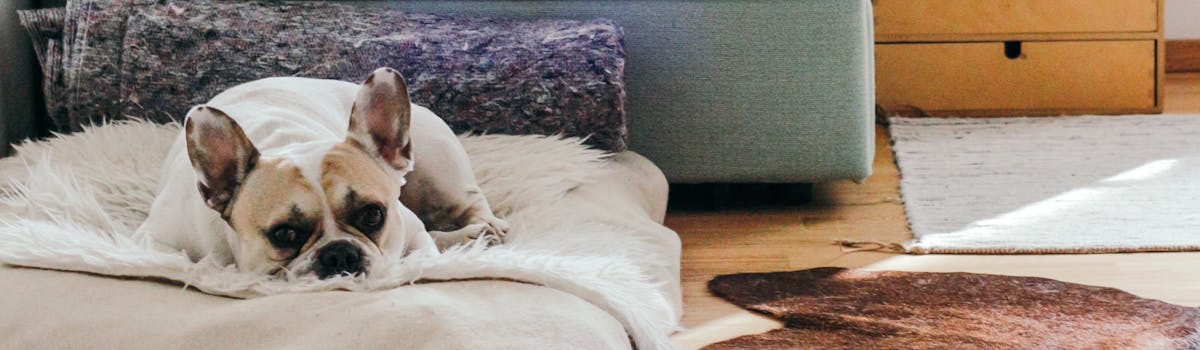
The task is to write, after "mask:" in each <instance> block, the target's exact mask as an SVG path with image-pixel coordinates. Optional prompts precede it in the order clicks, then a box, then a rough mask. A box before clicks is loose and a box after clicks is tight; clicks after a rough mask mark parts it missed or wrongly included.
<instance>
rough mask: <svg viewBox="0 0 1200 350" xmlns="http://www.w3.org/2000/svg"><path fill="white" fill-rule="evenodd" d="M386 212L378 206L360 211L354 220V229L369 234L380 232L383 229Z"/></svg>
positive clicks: (369, 206) (373, 205) (367, 207)
mask: <svg viewBox="0 0 1200 350" xmlns="http://www.w3.org/2000/svg"><path fill="white" fill-rule="evenodd" d="M383 219H384V210H383V207H382V206H379V205H378V204H371V205H367V206H365V207H363V208H362V209H359V210H358V214H357V215H355V218H354V228H357V229H358V230H359V231H360V232H362V233H365V234H369V233H374V232H375V231H378V230H379V228H380V227H383Z"/></svg>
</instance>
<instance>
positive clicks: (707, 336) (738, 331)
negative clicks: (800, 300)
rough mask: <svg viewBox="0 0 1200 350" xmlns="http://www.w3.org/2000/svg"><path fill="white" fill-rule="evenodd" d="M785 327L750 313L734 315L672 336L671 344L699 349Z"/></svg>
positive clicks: (686, 349) (741, 312)
mask: <svg viewBox="0 0 1200 350" xmlns="http://www.w3.org/2000/svg"><path fill="white" fill-rule="evenodd" d="M780 327H783V323H780V322H779V321H776V320H774V319H770V318H767V317H766V316H762V315H759V314H756V313H753V312H750V311H746V310H738V311H736V312H734V313H731V314H728V315H725V316H723V317H720V318H717V319H714V320H712V321H708V322H705V323H702V324H700V325H697V326H695V327H691V328H688V329H686V330H683V331H681V332H679V333H675V334H674V335H672V336H671V343H673V344H675V347H676V348H678V349H680V350H688V349H699V348H702V347H704V346H705V345H708V344H712V343H716V342H719V341H723V340H728V339H733V338H736V337H739V336H742V335H748V334H758V333H762V332H767V331H770V330H772V329H776V328H780Z"/></svg>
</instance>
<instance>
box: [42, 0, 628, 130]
mask: <svg viewBox="0 0 1200 350" xmlns="http://www.w3.org/2000/svg"><path fill="white" fill-rule="evenodd" d="M55 11H57V12H55ZM21 17H22V23H23V24H24V25H25V27H26V28H27V29H28V30H29V32H30V34H31V35H32V36H33V37H34V42H35V46H37V49H38V54H39V57H40V58H41V61H42V65H43V68H44V70H45V73H46V79H45V81H46V86H45V89H46V95H47V96H46V97H47V109H48V112H49V114H50V116H51V118H52V119H53V124H54V125H55V127H56V128H58V129H59V130H62V131H73V130H78V129H79V127H80V126H81V125H85V124H88V123H94V122H97V121H100V120H105V119H116V118H125V117H135V118H143V119H151V120H156V121H170V120H176V121H178V120H180V119H181V118H183V115H184V113H186V111H187V109H188V108H189V107H190V106H192V105H195V104H199V103H203V102H205V101H207V100H208V99H210V98H211V97H213V96H214V95H216V94H217V93H219V92H221V91H222V90H224V89H226V88H229V87H232V86H234V85H237V84H239V83H243V82H246V81H251V80H255V79H259V78H264V77H271V76H303V77H313V78H327V79H340V80H347V81H358V80H359V79H361V78H362V77H363V76H365V75H366V74H367V73H369V72H370V71H372V70H373V69H375V68H378V67H384V66H387V67H393V68H396V69H397V70H399V71H400V72H401V73H403V74H404V76H405V78H406V80H407V82H408V85H409V90H410V94H411V95H412V98H413V101H414V102H415V103H417V104H420V105H424V106H427V107H429V108H430V109H431V110H433V111H434V112H435V113H437V114H438V115H439V116H441V117H442V118H443V119H445V120H446V122H447V124H449V125H450V127H451V128H452V129H454V130H455V131H456V132H467V131H474V132H488V133H502V134H545V135H553V134H563V135H566V136H580V137H588V143H589V144H591V145H593V146H595V147H597V148H601V149H606V150H610V151H621V150H624V149H625V145H626V138H627V136H626V131H625V108H624V64H625V59H624V48H623V43H622V33H621V30H620V28H619V27H617V26H616V25H615V24H613V23H612V22H611V21H609V20H604V19H596V20H586V21H579V20H534V21H507V20H496V19H487V18H467V17H447V16H439V15H426V14H413V13H403V12H398V11H395V10H389V9H386V8H384V7H378V6H349V5H341V4H327V3H225V2H216V3H214V2H210V1H180V0H175V1H169V2H163V3H162V4H160V3H159V2H158V1H150V0H129V1H109V0H72V1H68V3H67V7H66V9H65V10H62V9H51V10H34V11H26V12H24V13H22V14H21ZM55 22H57V27H56V23H55ZM48 28H51V29H48ZM53 28H62V29H61V32H60V33H58V35H56V34H55V33H54V31H53V30H52V29H53Z"/></svg>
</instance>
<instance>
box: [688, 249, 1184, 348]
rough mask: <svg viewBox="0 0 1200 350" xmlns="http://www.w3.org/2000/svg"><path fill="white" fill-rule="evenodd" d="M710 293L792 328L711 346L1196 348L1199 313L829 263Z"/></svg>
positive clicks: (720, 283) (735, 279) (1011, 283)
mask: <svg viewBox="0 0 1200 350" xmlns="http://www.w3.org/2000/svg"><path fill="white" fill-rule="evenodd" d="M708 287H709V289H710V290H711V291H712V292H713V293H715V294H717V295H718V296H721V297H722V298H725V299H726V300H729V301H730V302H733V303H734V304H737V305H739V306H741V307H744V308H747V309H750V310H753V311H757V312H761V313H764V314H766V315H768V316H771V317H774V318H777V319H780V320H782V321H784V322H785V323H786V326H785V327H784V328H781V329H776V330H773V331H770V332H767V333H763V334H756V335H748V336H743V337H739V338H735V339H732V340H728V341H724V342H721V343H717V344H713V345H710V346H708V347H706V348H705V349H1200V335H1197V326H1200V309H1197V308H1191V307H1183V306H1178V305H1173V304H1168V303H1165V302H1162V301H1158V300H1151V299H1145V298H1141V297H1138V296H1136V295H1133V294H1129V293H1126V292H1124V291H1121V290H1117V289H1113V288H1103V287H1093V286H1086V285H1080V284H1074V283H1066V282H1061V281H1056V280H1051V279H1046V278H1034V277H1013V276H999V275H984V274H973V273H928V272H870V271H862V270H853V269H843V268H833V267H823V268H816V269H810V270H801V271H793V272H774V273H745V274H736V275H724V276H717V277H716V278H714V279H713V280H712V281H710V282H709V284H708Z"/></svg>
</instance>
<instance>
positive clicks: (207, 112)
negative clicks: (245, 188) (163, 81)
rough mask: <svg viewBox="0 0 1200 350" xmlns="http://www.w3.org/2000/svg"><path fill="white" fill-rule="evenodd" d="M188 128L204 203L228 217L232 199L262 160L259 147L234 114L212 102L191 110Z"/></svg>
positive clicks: (193, 163) (192, 156) (188, 138)
mask: <svg viewBox="0 0 1200 350" xmlns="http://www.w3.org/2000/svg"><path fill="white" fill-rule="evenodd" d="M184 132H185V133H186V138H187V151H188V158H191V160H192V168H194V169H195V170H196V179H197V180H198V182H197V183H196V187H197V188H198V189H199V190H200V195H201V196H203V197H204V203H205V204H208V206H209V207H210V208H212V209H213V210H216V211H217V212H218V213H221V215H222V216H223V217H228V216H229V215H228V214H229V213H228V210H229V208H228V206H229V203H230V201H231V200H232V199H233V196H234V194H236V193H237V189H238V187H239V186H240V185H241V184H242V181H243V180H245V179H246V175H247V174H249V173H250V169H251V168H252V167H253V166H254V163H255V162H256V161H257V160H258V149H256V148H254V144H252V143H250V139H248V138H246V134H245V133H244V132H242V127H240V126H238V124H237V122H235V121H234V120H233V118H230V117H229V115H227V114H225V112H222V111H221V110H219V109H216V108H213V107H210V106H204V105H200V106H196V107H193V108H192V110H191V111H188V114H187V122H185V126H184Z"/></svg>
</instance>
